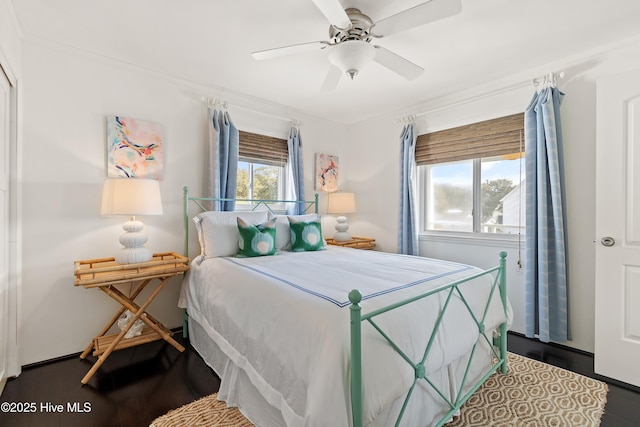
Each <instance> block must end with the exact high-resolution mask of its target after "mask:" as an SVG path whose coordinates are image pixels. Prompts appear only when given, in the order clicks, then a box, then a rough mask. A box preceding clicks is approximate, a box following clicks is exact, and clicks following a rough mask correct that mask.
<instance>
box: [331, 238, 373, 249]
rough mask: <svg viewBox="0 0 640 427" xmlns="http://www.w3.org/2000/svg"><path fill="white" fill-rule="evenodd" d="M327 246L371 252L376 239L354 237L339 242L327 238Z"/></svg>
mask: <svg viewBox="0 0 640 427" xmlns="http://www.w3.org/2000/svg"><path fill="white" fill-rule="evenodd" d="M326 240H327V244H328V245H333V246H342V247H344V248H354V249H368V250H371V249H373V248H375V247H376V239H374V238H372V237H355V236H353V237H352V238H351V240H344V241H339V240H335V239H332V238H328V239H326Z"/></svg>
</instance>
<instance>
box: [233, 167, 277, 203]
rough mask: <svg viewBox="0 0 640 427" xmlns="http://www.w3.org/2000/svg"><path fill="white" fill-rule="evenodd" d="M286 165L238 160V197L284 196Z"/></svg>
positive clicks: (267, 198)
mask: <svg viewBox="0 0 640 427" xmlns="http://www.w3.org/2000/svg"><path fill="white" fill-rule="evenodd" d="M283 175H284V167H282V166H273V165H267V164H264V163H258V162H249V161H242V160H241V161H239V162H238V188H237V190H236V198H238V199H266V200H276V199H283V198H284V179H283V178H282V177H283Z"/></svg>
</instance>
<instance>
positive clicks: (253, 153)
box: [239, 131, 288, 167]
mask: <svg viewBox="0 0 640 427" xmlns="http://www.w3.org/2000/svg"><path fill="white" fill-rule="evenodd" d="M239 156H240V159H241V160H244V161H250V162H258V163H262V164H265V165H272V166H280V167H283V166H284V165H286V164H287V156H288V148H287V140H286V139H282V138H275V137H272V136H266V135H260V134H257V133H251V132H244V131H240V146H239Z"/></svg>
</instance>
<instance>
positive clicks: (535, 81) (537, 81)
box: [398, 71, 566, 123]
mask: <svg viewBox="0 0 640 427" xmlns="http://www.w3.org/2000/svg"><path fill="white" fill-rule="evenodd" d="M549 76H552V77H553V80H552V81H553V82H554V84H555V82H556V80H557V78H558V77H559V78H561V79H563V78H564V77H565V76H566V73H565V72H564V71H559V72H558V73H555V72H551V73H548V74H545V75H544V76H541V77H538V78H535V79H533V80H527V81H526V82H520V83H516V84H512V85H509V86H506V87H503V88H501V89H498V90H494V91H490V92H486V93H483V94H480V95H476V96H473V97H471V98H467V99H463V100H460V101H458V102H454V103H451V104H447V105H443V106H441V107H435V108H432V109H428V110H426V111H422V112H420V113H416V114H412V115H407V116H403V117H401V118H399V119H398V123H408V122H410V121H411V120H412V121H415V119H416V118H418V117H422V116H426V115H427V114H431V113H436V112H438V111H442V110H446V109H448V108H452V107H457V106H459V105H464V104H468V103H470V102H474V101H479V100H481V99H485V98H488V97H490V96H493V95H497V94H502V93H505V92H509V91H512V90H516V89H521V88H524V87H526V86H528V85H530V84H533V85H534V86H536V85H538V84H540V83H542V82H544V80H545V79H548V78H549Z"/></svg>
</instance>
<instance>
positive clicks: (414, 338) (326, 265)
mask: <svg viewBox="0 0 640 427" xmlns="http://www.w3.org/2000/svg"><path fill="white" fill-rule="evenodd" d="M479 271H480V270H478V269H476V268H474V267H470V266H466V265H462V264H457V263H452V262H446V261H440V260H431V259H427V258H420V257H411V256H405V255H396V254H387V253H381V252H370V251H359V250H352V249H343V248H337V247H329V248H328V250H326V251H319V252H303V253H289V252H283V253H281V254H279V255H276V256H270V257H258V258H211V259H207V260H204V261H194V262H193V263H192V265H191V270H190V272H189V274H188V276H187V279H186V281H185V285H184V286H183V291H182V295H181V302H180V304H181V306H182V307H186V308H187V309H188V312H189V315H190V317H191V318H192V319H193V320H194V321H196V322H198V323H199V324H200V325H201V326H202V327H203V328H204V329H205V330H206V332H207V334H208V335H209V337H210V338H211V339H212V340H213V341H214V342H215V343H216V344H217V345H218V346H219V347H220V349H221V350H222V351H223V352H224V353H225V354H226V355H227V357H228V358H229V359H230V360H231V361H232V362H233V363H235V364H236V365H237V366H238V367H239V368H240V369H242V370H244V371H245V373H246V374H247V376H248V378H249V379H250V381H251V382H252V384H253V385H254V386H255V387H256V388H257V389H258V390H259V391H260V393H261V394H262V396H263V397H264V398H265V400H266V401H267V402H269V403H270V404H271V405H272V406H274V407H275V408H278V409H279V410H280V412H281V413H282V415H283V418H284V420H285V422H286V423H287V425H288V426H310V427H311V426H314V427H315V426H327V427H329V426H331V427H336V426H348V425H350V419H351V408H350V397H349V303H348V298H347V294H348V293H349V291H350V290H351V289H358V290H360V292H361V293H362V295H363V301H362V303H361V304H360V305H361V307H362V312H363V313H367V312H369V311H371V310H373V309H376V308H379V307H382V306H385V305H388V304H391V303H393V302H397V301H400V300H402V299H405V298H408V297H410V296H413V295H417V294H419V293H423V292H426V291H428V290H430V289H434V288H436V287H438V286H442V285H444V284H446V283H450V282H452V281H454V280H458V279H461V278H463V277H465V276H469V275H472V274H474V273H477V272H479ZM492 282H493V278H492V277H490V276H484V277H482V278H480V279H474V280H473V281H470V282H468V283H467V284H465V285H463V286H462V288H461V289H462V290H463V294H464V296H465V298H466V299H467V303H469V305H470V306H471V308H472V309H473V311H474V313H476V316H477V317H478V318H482V314H483V313H484V309H485V305H486V301H487V298H488V292H489V288H490V286H491V284H492ZM445 298H446V295H442V293H440V294H438V296H437V297H429V298H425V299H423V300H420V301H418V302H416V303H412V304H409V305H408V306H405V307H403V308H401V309H399V310H396V311H393V312H390V313H387V314H385V315H383V316H381V317H379V318H378V320H377V323H378V324H379V326H381V327H382V329H383V330H385V332H386V333H387V334H388V335H389V336H391V337H392V338H393V339H394V341H395V342H396V343H397V344H398V345H399V347H400V348H401V349H402V350H403V351H404V352H405V353H406V354H407V355H409V356H410V357H411V358H412V360H415V361H418V360H420V359H421V358H422V354H423V352H424V349H425V347H426V344H427V342H428V339H429V333H430V331H431V329H432V325H433V324H434V322H435V319H436V317H437V315H438V312H439V310H440V308H441V306H442V305H443V302H444V300H445ZM489 305H490V307H489V308H490V309H489V311H488V314H487V317H486V319H485V322H484V324H485V330H486V331H487V333H488V334H489V333H490V331H491V330H493V329H495V328H496V327H497V326H498V325H499V324H500V323H501V322H503V321H505V312H504V309H503V307H502V305H501V303H500V298H499V294H498V291H497V290H496V291H495V294H494V296H493V298H492V301H491V303H490V304H489ZM447 313H448V314H447V315H446V316H445V318H444V320H443V322H442V324H441V325H440V328H439V333H438V335H437V338H436V340H435V342H434V345H433V348H432V350H431V352H430V355H429V357H428V359H427V361H426V363H425V366H426V370H427V373H430V372H436V371H438V375H442V372H443V371H445V372H446V369H444V370H443V369H441V368H442V367H443V366H445V365H447V364H449V363H450V362H452V361H454V360H457V359H458V358H460V357H461V356H462V355H463V354H465V353H466V352H468V350H469V349H470V348H471V346H472V345H473V344H474V343H475V342H476V339H477V337H478V328H477V326H476V325H475V323H473V321H472V319H471V316H470V315H469V314H468V312H467V310H466V308H465V307H464V306H463V305H462V303H461V301H460V299H459V298H458V297H457V296H456V297H454V298H452V301H451V303H450V306H449V308H448V311H447ZM425 331H426V332H425ZM362 336H363V389H364V392H363V400H364V413H363V418H364V421H365V425H366V424H368V423H369V422H371V421H372V420H373V419H374V418H375V417H376V416H377V415H378V414H379V413H380V411H382V410H383V408H386V407H389V406H390V405H391V403H392V402H394V401H395V400H397V399H398V398H399V397H401V396H402V395H404V394H406V392H407V390H408V389H409V387H410V386H411V383H412V381H413V378H414V371H413V369H412V368H411V367H410V366H409V365H408V364H407V362H405V361H404V360H403V359H402V358H400V357H399V356H398V355H397V354H396V353H395V352H394V351H393V350H392V349H391V348H390V347H389V345H388V344H387V343H386V342H384V340H383V339H382V338H381V337H380V335H379V334H377V332H375V331H374V330H373V328H372V327H371V326H370V325H369V324H367V323H365V324H363V332H362ZM485 351H486V349H485Z"/></svg>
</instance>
